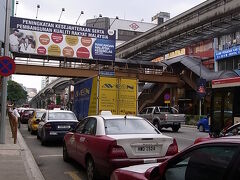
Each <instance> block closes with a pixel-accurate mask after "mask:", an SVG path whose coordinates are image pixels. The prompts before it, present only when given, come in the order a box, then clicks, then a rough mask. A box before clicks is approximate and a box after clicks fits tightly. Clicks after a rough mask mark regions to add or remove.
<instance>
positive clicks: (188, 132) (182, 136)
mask: <svg viewBox="0 0 240 180" xmlns="http://www.w3.org/2000/svg"><path fill="white" fill-rule="evenodd" d="M161 132H162V133H163V134H165V135H167V136H171V137H174V138H175V139H176V141H177V144H178V150H179V151H182V150H183V149H185V148H186V147H188V146H190V145H192V144H193V143H194V141H195V139H197V138H198V137H205V136H208V133H204V132H199V131H198V130H197V129H196V128H186V127H181V128H180V129H179V131H178V132H177V133H175V132H172V130H171V129H170V128H168V129H162V131H161Z"/></svg>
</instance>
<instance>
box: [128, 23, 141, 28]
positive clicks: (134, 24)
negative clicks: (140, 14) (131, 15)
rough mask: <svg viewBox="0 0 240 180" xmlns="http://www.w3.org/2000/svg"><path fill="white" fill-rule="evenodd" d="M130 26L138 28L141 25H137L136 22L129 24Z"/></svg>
mask: <svg viewBox="0 0 240 180" xmlns="http://www.w3.org/2000/svg"><path fill="white" fill-rule="evenodd" d="M129 26H130V28H132V29H133V30H137V29H138V28H139V25H137V24H136V23H132V24H130V25H129Z"/></svg>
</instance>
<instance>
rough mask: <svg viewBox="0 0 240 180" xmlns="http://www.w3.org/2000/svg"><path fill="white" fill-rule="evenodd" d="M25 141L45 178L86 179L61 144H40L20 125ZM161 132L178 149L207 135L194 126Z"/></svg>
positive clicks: (34, 136)
mask: <svg viewBox="0 0 240 180" xmlns="http://www.w3.org/2000/svg"><path fill="white" fill-rule="evenodd" d="M20 131H21V133H22V136H23V138H24V139H25V142H26V143H27V145H28V147H29V149H30V150H31V151H32V154H33V156H34V158H35V160H36V162H37V164H38V166H39V168H40V170H41V172H42V174H43V176H44V178H45V179H46V180H55V179H58V180H86V179H87V178H86V173H85V170H84V169H83V168H82V167H81V166H80V165H79V164H77V163H75V162H71V163H66V162H64V161H63V158H62V144H61V143H55V144H51V145H48V146H42V145H41V142H40V141H39V140H38V139H37V136H36V135H31V134H30V133H29V132H28V131H27V125H26V124H24V125H22V126H21V128H20ZM162 133H163V134H165V135H168V136H171V137H174V138H176V140H177V143H178V146H179V150H180V151H181V150H183V149H184V148H186V147H187V146H190V145H192V144H193V142H194V140H195V139H196V138H197V137H204V136H207V133H200V132H198V130H197V129H195V128H185V127H181V128H180V129H179V132H177V133H174V132H172V131H171V130H170V129H169V130H168V129H167V130H163V131H162Z"/></svg>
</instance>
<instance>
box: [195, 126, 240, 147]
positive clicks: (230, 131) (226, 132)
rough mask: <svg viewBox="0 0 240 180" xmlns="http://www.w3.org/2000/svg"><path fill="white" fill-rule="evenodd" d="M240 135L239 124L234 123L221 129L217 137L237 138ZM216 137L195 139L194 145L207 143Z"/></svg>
mask: <svg viewBox="0 0 240 180" xmlns="http://www.w3.org/2000/svg"><path fill="white" fill-rule="evenodd" d="M237 135H240V123H236V124H234V125H232V126H230V127H228V128H226V129H223V130H222V131H221V132H220V134H219V136H218V137H226V136H237ZM215 138H216V137H214V136H207V137H200V138H197V139H196V140H195V141H194V144H197V143H199V142H203V141H209V140H210V139H215Z"/></svg>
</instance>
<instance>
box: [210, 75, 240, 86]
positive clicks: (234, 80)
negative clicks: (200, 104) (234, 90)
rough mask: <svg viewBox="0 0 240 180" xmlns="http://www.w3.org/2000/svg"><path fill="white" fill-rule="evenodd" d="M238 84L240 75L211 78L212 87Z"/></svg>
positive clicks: (239, 84)
mask: <svg viewBox="0 0 240 180" xmlns="http://www.w3.org/2000/svg"><path fill="white" fill-rule="evenodd" d="M234 86H240V77H233V78H226V79H217V80H212V88H223V87H234Z"/></svg>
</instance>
